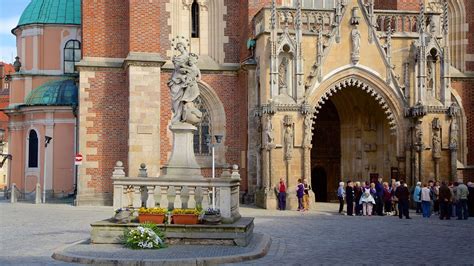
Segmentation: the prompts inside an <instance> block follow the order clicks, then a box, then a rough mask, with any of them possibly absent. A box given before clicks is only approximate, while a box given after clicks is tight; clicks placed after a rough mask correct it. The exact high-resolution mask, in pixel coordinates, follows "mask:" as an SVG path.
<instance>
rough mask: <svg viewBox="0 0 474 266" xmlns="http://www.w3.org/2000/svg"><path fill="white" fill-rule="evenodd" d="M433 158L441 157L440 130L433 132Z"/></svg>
mask: <svg viewBox="0 0 474 266" xmlns="http://www.w3.org/2000/svg"><path fill="white" fill-rule="evenodd" d="M433 158H441V138H440V136H439V130H435V131H434V132H433Z"/></svg>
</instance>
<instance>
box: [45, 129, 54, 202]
mask: <svg viewBox="0 0 474 266" xmlns="http://www.w3.org/2000/svg"><path fill="white" fill-rule="evenodd" d="M52 139H53V138H52V137H50V136H44V166H43V168H44V169H43V203H46V157H47V153H46V148H48V144H49V143H50V142H51V140H52Z"/></svg>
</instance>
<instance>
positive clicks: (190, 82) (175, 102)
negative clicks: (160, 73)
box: [168, 42, 202, 125]
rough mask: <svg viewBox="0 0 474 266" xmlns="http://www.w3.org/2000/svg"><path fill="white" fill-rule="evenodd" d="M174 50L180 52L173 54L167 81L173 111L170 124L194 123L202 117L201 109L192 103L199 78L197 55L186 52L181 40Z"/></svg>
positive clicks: (196, 91) (196, 94) (195, 95)
mask: <svg viewBox="0 0 474 266" xmlns="http://www.w3.org/2000/svg"><path fill="white" fill-rule="evenodd" d="M176 50H178V51H179V52H180V54H179V55H175V56H173V59H172V61H173V64H174V71H173V74H172V76H171V79H170V80H169V81H168V87H170V94H171V107H172V111H173V117H172V118H171V124H176V123H178V122H184V123H189V124H192V125H195V124H197V123H199V122H200V121H201V117H202V113H201V111H199V109H197V108H196V107H195V106H194V103H193V101H194V100H195V99H196V98H197V97H198V96H199V87H198V84H197V82H198V81H199V80H200V79H201V71H200V70H199V68H198V67H197V65H196V64H197V61H198V58H199V57H198V56H197V55H196V54H193V53H188V51H187V50H186V47H185V45H184V44H183V43H182V42H178V43H177V44H176Z"/></svg>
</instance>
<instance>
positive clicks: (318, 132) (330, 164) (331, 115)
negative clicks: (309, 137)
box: [311, 100, 341, 202]
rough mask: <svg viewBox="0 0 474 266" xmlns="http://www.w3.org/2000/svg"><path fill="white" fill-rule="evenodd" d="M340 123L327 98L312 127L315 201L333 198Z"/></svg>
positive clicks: (339, 159) (339, 145) (332, 104)
mask: <svg viewBox="0 0 474 266" xmlns="http://www.w3.org/2000/svg"><path fill="white" fill-rule="evenodd" d="M340 135H341V125H340V121H339V115H338V112H337V109H336V106H335V105H334V103H333V102H332V101H331V100H329V101H328V102H327V103H326V104H325V108H323V110H321V111H320V112H319V114H318V115H317V118H316V123H315V127H314V129H313V148H312V149H311V166H312V171H311V181H312V187H313V191H314V194H315V198H316V201H323V202H327V201H329V200H331V199H334V198H335V195H336V194H335V193H336V189H337V183H338V182H339V180H340V178H341V176H340V173H341V172H340V171H341V170H340V169H341V137H340Z"/></svg>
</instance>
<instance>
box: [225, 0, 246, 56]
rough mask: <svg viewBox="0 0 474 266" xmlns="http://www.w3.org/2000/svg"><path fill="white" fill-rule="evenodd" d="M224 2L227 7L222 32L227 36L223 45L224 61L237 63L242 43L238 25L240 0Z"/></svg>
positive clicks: (226, 0) (239, 25)
mask: <svg viewBox="0 0 474 266" xmlns="http://www.w3.org/2000/svg"><path fill="white" fill-rule="evenodd" d="M224 4H225V6H226V7H227V14H226V15H225V16H224V20H225V21H226V27H225V30H224V34H225V36H228V37H229V42H228V43H226V44H225V45H224V52H225V59H224V61H225V62H226V63H238V62H239V59H240V45H241V44H242V37H241V36H240V33H241V32H240V27H241V26H242V25H241V24H240V23H239V22H240V21H239V20H240V15H241V10H240V1H236V0H224ZM244 38H245V37H244Z"/></svg>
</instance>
